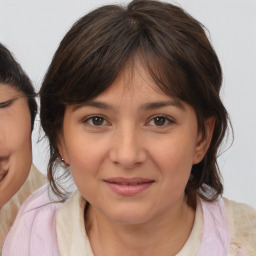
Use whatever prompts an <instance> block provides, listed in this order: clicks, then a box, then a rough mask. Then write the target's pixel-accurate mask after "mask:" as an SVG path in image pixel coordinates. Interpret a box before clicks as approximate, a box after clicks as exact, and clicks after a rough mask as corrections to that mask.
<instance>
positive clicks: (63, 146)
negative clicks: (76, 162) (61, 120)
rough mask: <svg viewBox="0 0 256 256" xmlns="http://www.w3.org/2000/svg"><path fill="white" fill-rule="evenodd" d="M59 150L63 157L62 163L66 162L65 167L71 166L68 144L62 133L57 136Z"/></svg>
mask: <svg viewBox="0 0 256 256" xmlns="http://www.w3.org/2000/svg"><path fill="white" fill-rule="evenodd" d="M57 148H58V151H59V154H60V157H61V161H62V160H64V163H65V165H66V166H69V160H68V154H67V150H66V144H65V140H64V137H63V133H62V132H61V133H59V135H58V136H57Z"/></svg>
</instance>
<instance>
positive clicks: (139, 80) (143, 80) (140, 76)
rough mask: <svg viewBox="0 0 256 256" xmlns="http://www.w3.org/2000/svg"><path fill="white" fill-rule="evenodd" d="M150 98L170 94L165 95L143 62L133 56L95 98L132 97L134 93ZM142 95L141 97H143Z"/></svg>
mask: <svg viewBox="0 0 256 256" xmlns="http://www.w3.org/2000/svg"><path fill="white" fill-rule="evenodd" d="M138 94H139V95H140V96H144V97H145V96H147V97H148V98H149V99H150V98H152V97H153V98H155V97H161V98H163V97H165V98H170V97H171V96H169V95H166V94H165V93H164V92H163V91H162V90H161V89H160V87H159V86H158V85H157V84H156V82H155V81H154V80H153V78H152V77H151V75H150V74H149V72H148V70H147V68H146V67H145V65H144V64H143V62H142V61H141V60H140V59H138V58H135V59H133V60H131V61H129V62H127V64H126V65H125V66H124V68H123V69H122V70H121V71H120V73H119V75H118V76H117V78H116V79H115V81H114V82H113V83H112V84H111V86H110V87H109V88H108V89H107V90H106V91H104V92H102V93H101V94H100V95H98V96H97V98H101V97H107V96H112V97H115V96H116V97H126V98H129V97H130V98H131V99H133V98H134V97H135V96H136V95H138ZM144 97H143V98H144Z"/></svg>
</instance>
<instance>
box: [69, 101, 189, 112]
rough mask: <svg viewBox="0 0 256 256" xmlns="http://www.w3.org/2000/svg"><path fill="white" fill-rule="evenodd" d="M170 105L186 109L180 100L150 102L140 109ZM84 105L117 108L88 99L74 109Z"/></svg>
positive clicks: (145, 109)
mask: <svg viewBox="0 0 256 256" xmlns="http://www.w3.org/2000/svg"><path fill="white" fill-rule="evenodd" d="M168 106H174V107H177V108H179V109H181V110H184V109H185V107H184V105H183V104H182V103H181V101H179V100H168V101H156V102H148V103H145V104H143V105H142V106H140V108H139V109H140V110H143V111H149V110H154V109H159V108H163V107H168ZM82 107H94V108H99V109H106V110H113V109H115V108H114V106H112V105H110V104H107V103H104V102H101V101H87V102H84V103H81V104H77V105H75V106H74V107H73V109H72V111H76V110H77V109H79V108H82Z"/></svg>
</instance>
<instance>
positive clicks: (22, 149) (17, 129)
mask: <svg viewBox="0 0 256 256" xmlns="http://www.w3.org/2000/svg"><path fill="white" fill-rule="evenodd" d="M30 118H31V117H30V112H29V107H28V102H27V99H26V98H25V97H24V95H23V94H22V93H21V92H19V91H18V90H17V89H15V88H14V87H13V86H10V85H6V84H0V208H1V207H2V206H3V205H4V204H5V203H6V202H8V200H10V199H11V197H12V196H13V195H14V194H15V193H16V192H17V191H18V190H19V189H20V187H21V186H22V185H23V183H24V182H25V180H26V178H27V176H28V173H29V170H30V166H31V162H32V148H31V119H30Z"/></svg>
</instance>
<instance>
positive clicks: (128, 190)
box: [104, 177, 155, 196]
mask: <svg viewBox="0 0 256 256" xmlns="http://www.w3.org/2000/svg"><path fill="white" fill-rule="evenodd" d="M104 182H105V183H106V184H107V185H108V187H109V188H110V189H111V190H112V191H114V192H115V193H117V194H119V195H122V196H133V195H137V194H140V193H141V192H143V191H144V190H146V189H148V188H149V187H150V186H151V185H152V184H153V183H154V182H155V181H154V180H150V179H145V178H121V177H117V178H109V179H106V180H104Z"/></svg>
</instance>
